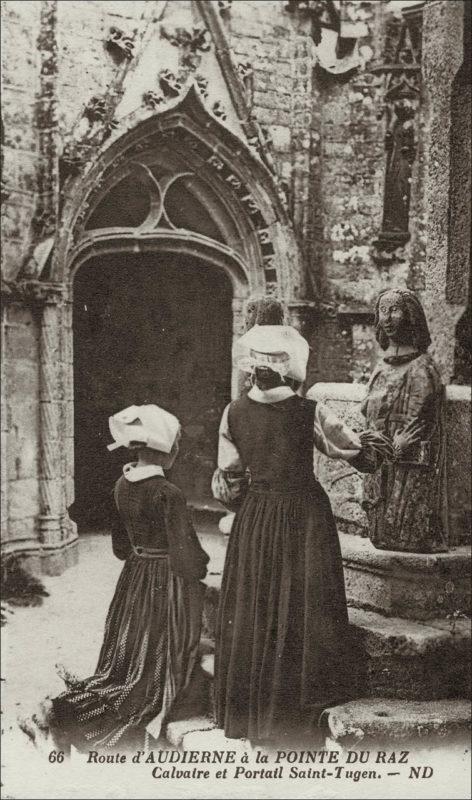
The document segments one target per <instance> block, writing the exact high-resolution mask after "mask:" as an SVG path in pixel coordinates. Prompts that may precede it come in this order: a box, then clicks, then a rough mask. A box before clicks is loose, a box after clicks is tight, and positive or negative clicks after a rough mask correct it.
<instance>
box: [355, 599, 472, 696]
mask: <svg viewBox="0 0 472 800" xmlns="http://www.w3.org/2000/svg"><path fill="white" fill-rule="evenodd" d="M349 620H350V624H351V637H352V639H351V642H352V663H353V689H354V691H353V696H356V695H357V696H359V695H360V696H363V695H371V696H378V697H380V696H383V697H387V698H399V699H404V700H414V699H430V700H434V699H439V698H456V697H468V696H469V693H470V663H469V658H470V656H469V653H470V640H471V633H470V621H468V620H461V621H460V622H459V623H457V624H453V623H449V622H444V620H439V621H438V620H430V621H429V622H428V623H420V622H414V621H411V620H405V619H399V618H393V617H383V616H381V615H380V614H375V613H373V612H369V611H362V610H360V609H353V608H352V609H349Z"/></svg>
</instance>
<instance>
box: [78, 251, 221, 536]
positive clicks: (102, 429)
mask: <svg viewBox="0 0 472 800" xmlns="http://www.w3.org/2000/svg"><path fill="white" fill-rule="evenodd" d="M232 295H233V292H232V286H231V282H230V280H229V278H228V277H227V275H226V274H225V273H224V272H223V271H222V270H219V269H217V268H215V267H212V266H209V265H208V264H205V262H204V261H203V260H201V259H199V258H196V257H192V256H189V255H183V254H178V255H177V254H175V255H174V254H168V253H147V254H129V253H127V254H112V255H110V254H108V255H103V256H99V257H94V258H91V259H89V260H88V261H87V262H85V263H84V264H83V265H82V266H81V267H80V269H79V270H78V272H77V274H76V276H75V279H74V312H73V330H74V400H75V404H74V408H75V411H74V416H75V503H74V508H73V514H72V515H73V517H74V518H75V520H76V521H77V523H78V526H79V532H80V531H82V532H83V531H85V530H93V529H97V528H101V527H106V526H107V525H108V520H109V511H110V502H111V491H112V488H113V485H114V482H115V480H116V479H117V477H118V476H119V474H120V472H121V468H122V465H123V464H124V463H125V462H126V460H127V452H126V451H124V450H122V449H119V450H116V451H113V452H111V453H110V452H109V451H108V450H107V448H106V445H107V444H108V443H109V442H110V441H111V437H110V434H109V430H108V417H109V415H110V414H112V413H114V412H116V411H118V410H120V409H122V408H125V407H126V406H127V405H131V404H141V403H146V402H151V403H157V404H158V405H161V406H163V407H164V408H166V409H168V410H169V411H171V412H172V413H175V414H176V416H178V417H179V419H180V420H181V423H182V426H183V436H182V441H181V451H180V455H179V458H178V461H177V463H176V465H175V467H174V469H173V471H172V475H170V478H171V480H173V481H174V482H175V483H177V485H179V486H180V487H181V488H182V489H183V491H184V492H185V494H186V496H187V498H188V499H189V500H191V501H193V502H195V503H202V502H203V503H205V502H208V500H209V499H210V497H211V493H210V480H211V474H212V471H213V469H214V466H215V463H216V452H217V439H218V425H219V421H220V417H221V413H222V411H223V409H224V406H225V405H226V403H228V402H229V400H230V399H231V343H232V336H233V320H232Z"/></svg>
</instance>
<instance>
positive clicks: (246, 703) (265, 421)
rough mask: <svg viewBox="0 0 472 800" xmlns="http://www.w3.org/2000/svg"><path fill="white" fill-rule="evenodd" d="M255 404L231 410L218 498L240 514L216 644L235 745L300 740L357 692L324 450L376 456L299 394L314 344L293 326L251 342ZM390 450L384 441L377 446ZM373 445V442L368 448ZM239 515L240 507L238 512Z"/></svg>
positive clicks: (361, 461) (222, 712)
mask: <svg viewBox="0 0 472 800" xmlns="http://www.w3.org/2000/svg"><path fill="white" fill-rule="evenodd" d="M240 347H241V350H242V352H243V353H244V352H246V354H247V355H246V358H245V359H244V358H243V359H242V366H243V367H244V369H245V370H246V371H252V374H253V378H254V385H253V387H252V389H251V390H250V391H249V393H248V394H246V395H244V396H242V397H241V398H240V399H238V400H235V401H233V402H232V403H230V405H229V406H228V407H227V408H226V409H225V412H224V414H223V418H222V421H221V426H220V442H219V453H218V469H217V471H216V473H215V475H214V479H213V492H214V495H215V497H216V498H217V499H219V500H220V501H221V502H223V503H224V504H225V505H227V507H229V508H231V509H236V508H237V512H236V516H235V519H234V523H233V527H232V531H231V535H230V539H229V544H228V551H227V555H226V563H225V569H224V574H223V581H222V590H221V601H220V609H219V617H218V625H217V636H216V661H215V667H216V670H215V705H216V716H217V722H218V724H219V725H220V726H221V727H223V728H224V730H225V733H226V735H227V736H229V737H247V738H249V739H251V740H253V741H256V740H259V741H260V740H270V739H274V738H280V737H282V736H283V735H285V734H288V735H292V734H293V733H296V732H297V731H298V732H299V731H301V729H302V728H303V726H304V725H306V724H307V723H308V724H309V722H310V716H311V715H313V714H314V713H315V712H316V710H319V709H320V707H322V706H327V705H330V704H332V703H334V702H336V701H339V700H344V699H346V698H347V697H349V696H350V694H351V692H352V675H351V674H350V670H349V659H348V656H349V646H348V635H347V634H348V616H347V608H346V598H345V592H344V579H343V568H342V561H341V553H340V546H339V540H338V536H337V531H336V525H335V522H334V518H333V515H332V512H331V506H330V503H329V499H328V497H327V495H326V493H325V491H324V490H323V488H322V487H321V485H320V484H319V483H318V481H317V480H316V478H315V476H314V474H313V447H314V445H316V446H317V447H319V448H320V449H321V450H322V451H323V452H325V453H326V454H327V455H329V456H332V457H335V458H345V459H347V460H349V461H350V463H351V464H353V465H354V466H355V467H357V468H358V469H363V470H368V469H370V464H371V463H373V461H375V459H374V458H372V453H370V452H369V450H370V446H367V445H366V448H364V447H363V444H362V440H361V439H360V437H358V436H357V435H356V434H355V433H354V432H352V431H351V430H350V429H349V428H347V427H346V426H345V425H343V423H342V422H340V421H339V420H338V419H337V418H336V417H335V416H334V415H333V414H331V413H330V412H329V411H328V410H327V409H326V408H325V407H323V406H322V405H321V404H317V403H315V402H314V401H311V400H306V399H304V398H302V397H300V396H299V395H297V394H296V393H295V391H294V390H293V388H292V386H293V384H292V385H289V384H291V383H292V381H294V380H295V381H296V382H298V383H301V382H302V381H303V380H304V378H305V371H306V363H307V359H308V345H307V343H306V341H305V340H304V339H303V338H302V337H301V336H300V335H299V334H298V333H297V331H295V329H293V328H290V327H288V326H264V327H261V326H255V327H254V328H252V329H251V330H250V331H249V332H248V333H247V334H245V336H244V337H243V338H242V339H241V340H240ZM367 440H368V441H370V442H371V444H375V445H376V446H380V447H382V446H383V440H382V437H381V436H378V437H375V436H374V437H373V438H372V437H367ZM367 440H366V441H367ZM238 506H239V507H238Z"/></svg>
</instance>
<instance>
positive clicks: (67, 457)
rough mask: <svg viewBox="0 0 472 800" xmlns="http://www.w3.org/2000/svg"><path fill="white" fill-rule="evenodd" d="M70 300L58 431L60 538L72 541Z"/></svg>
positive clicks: (64, 332)
mask: <svg viewBox="0 0 472 800" xmlns="http://www.w3.org/2000/svg"><path fill="white" fill-rule="evenodd" d="M72 316H73V303H72V299H71V298H70V297H67V298H66V299H65V300H64V304H63V307H62V335H61V351H62V358H61V361H62V382H61V383H62V421H63V423H62V432H63V446H62V447H61V480H62V483H63V490H62V509H61V511H62V516H61V526H62V538H63V540H64V541H72V540H73V539H75V538H76V537H77V526H76V524H75V522H73V521H72V520H71V519H70V517H69V514H68V511H67V509H68V508H70V506H71V505H72V503H73V502H74V499H75V486H74V471H75V466H74V352H73V330H72Z"/></svg>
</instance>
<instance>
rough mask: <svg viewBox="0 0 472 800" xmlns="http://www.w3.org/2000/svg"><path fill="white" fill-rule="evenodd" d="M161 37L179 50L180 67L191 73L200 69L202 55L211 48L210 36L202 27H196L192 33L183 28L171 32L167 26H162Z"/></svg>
mask: <svg viewBox="0 0 472 800" xmlns="http://www.w3.org/2000/svg"><path fill="white" fill-rule="evenodd" d="M161 36H162V38H163V39H167V41H168V42H170V44H172V45H173V46H174V47H178V48H179V50H180V54H179V60H180V66H181V67H183V68H184V69H187V70H189V71H191V72H194V71H195V70H196V69H198V67H199V65H200V61H201V54H202V53H207V52H208V51H209V50H210V47H211V37H210V34H209V33H208V30H207V28H205V27H204V26H202V25H197V26H194V27H193V28H192V30H190V31H189V30H187V29H186V28H181V27H178V28H175V29H174V30H173V31H171V30H169V29H167V28H166V27H165V25H161Z"/></svg>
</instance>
